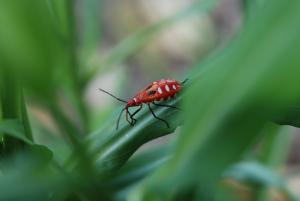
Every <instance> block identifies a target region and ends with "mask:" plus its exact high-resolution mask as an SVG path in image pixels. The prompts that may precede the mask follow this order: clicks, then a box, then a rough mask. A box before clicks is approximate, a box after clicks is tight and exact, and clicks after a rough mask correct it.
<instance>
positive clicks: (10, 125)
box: [0, 119, 33, 145]
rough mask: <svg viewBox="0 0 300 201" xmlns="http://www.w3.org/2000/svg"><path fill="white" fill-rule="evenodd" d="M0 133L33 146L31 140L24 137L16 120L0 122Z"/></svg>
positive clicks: (20, 124) (22, 130)
mask: <svg viewBox="0 0 300 201" xmlns="http://www.w3.org/2000/svg"><path fill="white" fill-rule="evenodd" d="M0 132H1V133H5V134H7V135H10V136H12V137H14V138H17V139H19V140H22V141H24V142H26V143H27V144H30V145H32V144H33V142H32V140H31V139H29V138H27V137H26V134H25V130H24V127H23V124H22V123H21V121H20V120H18V119H6V120H2V121H0Z"/></svg>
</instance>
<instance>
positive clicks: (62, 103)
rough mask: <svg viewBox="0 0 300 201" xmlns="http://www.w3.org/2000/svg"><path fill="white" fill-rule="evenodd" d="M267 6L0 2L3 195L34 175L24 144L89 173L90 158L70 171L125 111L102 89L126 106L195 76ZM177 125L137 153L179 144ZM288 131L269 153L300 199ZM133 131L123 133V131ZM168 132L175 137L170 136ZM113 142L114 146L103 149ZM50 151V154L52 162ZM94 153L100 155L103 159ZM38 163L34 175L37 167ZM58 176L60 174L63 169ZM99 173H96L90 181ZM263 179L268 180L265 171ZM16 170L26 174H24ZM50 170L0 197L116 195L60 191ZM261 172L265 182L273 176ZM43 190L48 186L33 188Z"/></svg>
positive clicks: (249, 194)
mask: <svg viewBox="0 0 300 201" xmlns="http://www.w3.org/2000/svg"><path fill="white" fill-rule="evenodd" d="M264 2H265V1H260V0H257V1H255V3H250V1H246V0H219V1H218V0H211V1H205V0H202V1H199V0H176V1H174V0H151V1H149V0H77V1H71V0H70V1H68V0H64V1H61V0H30V3H25V2H19V1H17V0H12V1H9V2H8V1H5V0H0V26H1V28H0V29H1V30H0V73H1V77H0V78H1V84H0V87H1V101H0V102H1V106H2V107H1V115H0V116H1V123H0V133H1V142H2V145H1V155H2V159H3V161H2V162H1V166H2V167H3V168H2V169H1V171H0V175H1V176H2V177H3V181H4V182H2V183H1V184H0V187H3V188H4V190H1V188H0V194H1V191H2V192H5V189H7V188H8V187H5V186H7V183H5V182H7V181H9V182H11V183H12V184H13V183H17V182H20V181H21V182H20V184H22V180H24V177H25V176H24V175H25V173H24V175H23V173H22V172H26V173H27V171H28V169H26V167H24V166H23V165H22V168H20V169H18V167H17V164H24V163H26V164H31V162H30V161H31V160H33V161H35V157H33V159H32V158H31V154H30V157H27V155H26V156H25V157H23V156H19V154H20V152H21V153H23V152H24V150H27V148H26V146H30V147H31V146H32V147H33V145H41V146H43V147H39V148H36V147H35V148H34V149H31V148H30V150H34V151H33V152H34V153H36V152H38V153H39V154H37V155H39V156H38V161H43V160H44V159H45V158H47V157H49V158H51V157H53V160H54V161H55V164H56V165H57V166H60V168H61V169H64V168H65V169H64V171H66V172H72V173H71V175H73V171H74V169H75V173H74V175H76V176H74V178H77V176H78V175H80V174H81V173H82V172H81V170H82V169H83V170H85V172H86V170H89V169H88V168H89V165H90V164H89V163H88V162H87V163H86V164H85V165H84V167H81V165H79V167H78V171H77V168H73V167H77V166H76V165H74V164H76V163H79V164H80V163H83V161H84V162H86V161H89V159H87V158H88V157H87V156H86V155H85V152H87V153H89V148H86V147H88V145H87V144H89V143H87V140H86V139H89V136H94V135H95V136H96V134H97V136H98V137H96V138H92V139H93V140H94V142H95V143H98V144H99V145H98V144H97V145H95V146H99V147H101V146H102V144H101V143H102V142H103V144H104V143H105V142H106V139H108V138H109V137H107V136H108V134H111V133H112V132H115V131H114V128H115V120H116V116H117V114H118V112H119V110H120V109H121V107H122V104H121V103H119V102H117V101H115V100H114V99H113V98H112V97H110V96H108V95H107V94H104V93H101V92H100V91H99V90H98V88H102V89H105V90H107V91H109V92H111V93H112V94H114V95H116V96H118V97H121V98H122V99H125V100H128V99H130V98H132V97H133V96H134V95H135V93H136V92H137V91H139V90H140V89H142V88H144V87H145V86H147V85H148V84H149V83H151V82H152V81H155V80H159V79H167V78H169V79H176V80H184V79H185V78H189V76H190V75H193V69H195V68H196V66H197V69H200V70H199V71H201V70H202V69H201V65H202V63H204V66H205V62H206V61H207V58H210V57H212V56H213V55H215V54H216V53H217V52H220V51H222V50H224V49H225V52H226V47H227V46H228V45H229V44H231V43H234V42H235V41H236V40H237V38H239V35H240V34H241V32H243V30H244V29H243V28H244V26H245V23H246V22H248V21H251V19H253V15H252V14H253V13H251V12H250V11H249V10H250V9H251V8H252V7H255V6H257V5H258V6H259V5H262V4H263V3H264ZM254 10H255V9H254ZM254 15H255V12H254ZM199 66H200V67H199ZM208 90H209V88H208ZM198 95H199V96H201V94H198ZM195 107H197V106H195ZM116 108H117V109H116ZM198 115H199V116H200V115H201V114H198ZM171 120H173V119H171ZM122 121H123V120H122ZM175 129H176V127H175V128H174V130H172V132H171V131H168V133H164V134H161V135H158V136H156V137H153V139H154V138H155V139H154V140H152V141H151V142H148V141H147V140H146V141H145V142H147V143H145V142H144V141H143V143H140V145H142V146H141V147H139V146H138V147H136V149H138V151H137V152H136V153H135V155H134V156H137V157H138V156H143V154H144V153H147V152H148V151H149V150H152V149H153V147H154V149H158V150H160V149H162V148H161V147H164V146H168V145H169V144H170V143H173V142H174V141H175V140H176V138H177V135H180V132H181V128H179V129H177V130H175ZM268 129H270V128H268ZM283 129H284V131H283V132H282V133H284V134H282V133H279V134H278V136H279V137H277V138H276V139H275V140H274V141H273V142H274V144H272V145H269V149H273V150H277V151H278V153H277V154H276V153H275V154H274V155H273V156H274V157H275V158H273V159H274V161H276V162H274V163H276V168H273V169H272V171H274V172H276V174H278V175H280V177H282V178H283V180H284V182H285V183H286V186H287V187H286V189H288V190H287V191H288V193H287V194H293V195H296V196H298V197H300V175H299V172H300V153H299V150H298V146H299V145H300V130H299V129H297V128H296V127H292V126H284V127H283ZM270 130H272V128H271V129H270ZM126 132H127V130H125V131H122V133H123V134H124V135H125V134H126ZM140 132H143V130H141V131H140ZM163 132H166V131H163ZM261 132H263V131H261ZM95 133H96V134H95ZM127 133H129V134H130V131H128V132H127ZM169 133H174V135H167V136H163V135H165V134H169ZM111 135H112V134H111ZM116 135H117V134H116ZM101 136H102V137H101ZM161 136H163V137H161ZM262 136H263V134H262ZM145 138H147V137H145ZM96 141H97V142H96ZM144 143H145V144H144ZM263 144H264V137H262V138H261V139H260V141H259V142H258V143H256V145H255V146H253V147H252V148H251V149H250V150H251V151H250V152H252V154H253V153H254V154H253V155H256V154H255V153H257V156H256V157H257V158H259V157H260V154H261V152H264V149H263V148H262V149H261V147H264V145H263ZM85 145H87V146H85ZM109 146H113V144H112V143H111V144H108V145H105V146H104V147H105V148H106V147H109ZM24 147H25V148H24ZM40 149H43V150H42V151H41V150H40ZM44 149H45V150H44ZM91 149H92V148H91ZM127 149H128V150H129V152H128V153H130V154H129V155H128V158H129V157H130V156H131V154H133V153H134V152H135V150H134V151H133V152H132V153H131V151H132V150H131V149H130V147H127ZM86 150H87V151H86ZM99 150H101V151H98V152H97V153H98V154H99V153H100V154H103V153H106V152H105V151H103V150H104V148H103V149H100V148H99ZM105 150H106V149H105ZM262 150H263V151H262ZM29 152H30V153H31V151H29ZM46 152H47V153H46ZM48 152H49V153H48ZM40 153H42V154H41V156H40ZM47 154H48V155H49V154H50V155H52V156H47V157H46V156H45V155H47ZM126 154H127V152H126ZM87 155H88V154H87ZM156 155H159V154H156ZM224 155H226V153H224ZM250 155H251V154H250ZM253 155H252V156H250V158H251V157H253ZM261 155H263V154H261ZM16 156H17V157H16ZM77 156H78V158H79V159H78V160H76V157H77ZM97 156H98V155H97ZM93 157H94V158H96V155H95V156H94V155H92V156H91V158H93ZM120 157H121V156H120ZM261 157H263V156H261ZM20 158H21V159H20ZM28 158H29V159H28ZM40 158H43V160H40ZM94 158H93V159H94ZM133 158H134V157H133ZM253 158H254V157H253ZM45 160H46V159H45ZM49 160H50V159H49ZM122 160H123V159H122ZM122 160H121V161H122ZM126 160H127V159H126ZM12 161H14V162H12ZM28 161H29V162H28ZM74 161H75V162H74ZM78 161H79V162H78ZM279 161H280V162H279ZM277 162H278V164H277ZM123 163H125V162H122V164H123ZM32 164H35V162H32ZM56 165H54V166H56ZM33 166H34V168H32V166H30V167H29V169H32V170H35V168H37V167H36V166H35V165H33ZM7 167H8V168H7ZM51 167H52V166H51ZM70 167H72V168H70ZM101 167H102V166H101ZM155 167H156V166H155ZM157 167H158V166H157ZM23 168H25V170H24V171H23ZM39 168H40V166H38V169H39ZM7 169H10V170H11V171H10V170H7ZM70 169H72V171H70ZM125 169H126V168H125ZM254 169H255V168H254ZM251 170H253V169H251ZM76 171H77V172H76ZM152 171H154V170H151V171H149V172H151V173H152ZM253 171H254V170H253ZM54 172H55V174H56V170H55V171H54ZM254 172H255V171H254ZM93 173H94V172H92V171H91V175H93ZM256 173H257V174H260V173H261V174H263V173H262V172H261V170H258V171H256ZM18 174H20V175H21V176H20V175H19V176H20V177H18ZM43 174H44V173H43ZM43 174H42V173H41V175H43ZM52 174H53V171H52V169H51V171H50V173H49V172H48V171H47V172H46V173H45V175H46V176H42V178H44V179H42V181H41V180H40V178H39V177H38V179H37V181H36V180H35V179H32V178H31V176H32V175H29V176H28V175H27V177H28V178H27V177H25V180H31V179H32V180H33V181H32V183H30V182H29V183H30V185H28V187H26V189H25V190H20V189H21V188H20V189H19V188H16V189H15V190H7V192H6V193H3V195H2V197H1V195H0V198H2V199H3V200H22V199H21V197H23V198H24V196H25V197H26V196H27V198H28V199H24V200H33V197H34V196H37V195H39V196H41V197H40V198H41V200H43V199H44V197H43V196H44V195H45V194H46V195H47V196H48V199H47V200H97V198H99V196H100V197H101V196H102V197H101V200H110V199H111V198H107V197H106V192H105V191H106V190H107V191H108V192H115V191H114V190H115V189H114V188H112V189H113V190H112V189H110V188H109V187H103V186H102V184H101V185H99V184H97V185H96V190H95V189H92V188H91V187H90V186H88V185H86V186H84V187H83V188H84V190H82V193H80V192H81V190H78V188H79V187H78V186H76V185H77V184H74V183H76V182H74V183H72V182H70V181H68V182H70V183H72V185H70V189H67V190H63V193H61V192H60V191H59V190H58V189H55V188H53V186H55V185H57V183H58V184H59V185H58V186H61V185H62V184H63V185H65V184H66V183H64V182H62V181H61V178H62V177H60V176H59V177H57V178H56V177H51V175H52ZM118 174H119V173H118ZM120 174H121V173H120ZM147 174H148V173H147ZM149 174H150V173H149ZM6 175H7V176H6ZM12 175H13V176H12ZM15 175H17V176H15ZM91 175H88V174H87V175H84V174H83V175H82V177H85V178H86V180H84V182H86V183H89V185H93V184H95V183H97V182H95V181H94V180H93V179H91V178H93V176H91ZM100 175H101V176H100V178H101V179H103V178H105V179H106V177H104V176H103V175H106V176H107V175H110V174H108V173H106V174H104V173H103V174H100ZM263 175H264V178H267V181H266V183H268V182H269V180H268V179H270V177H272V176H269V175H268V174H263ZM23 176H24V177H23ZM144 176H145V175H144ZM32 177H34V178H35V176H32ZM78 177H80V179H82V178H81V176H78ZM115 177H117V176H115ZM237 177H238V176H237ZM53 178H55V179H53ZM253 178H256V177H255V176H253V177H252V179H253ZM80 179H79V181H83V180H80ZM0 180H1V179H0ZM53 180H55V181H54V182H53ZM137 180H138V179H137ZM237 180H239V179H237ZM241 180H242V179H241ZM250 180H251V179H250ZM253 180H255V179H253ZM72 181H73V180H72ZM39 182H41V183H42V184H43V185H40V183H39ZM84 182H83V183H84ZM94 182H95V183H94ZM255 182H256V181H255ZM255 182H254V183H255ZM224 183H225V185H229V186H231V187H232V188H233V189H234V192H235V193H236V194H237V195H239V196H238V197H239V198H240V199H239V200H274V201H275V200H276V201H281V200H291V199H290V198H287V196H285V193H282V192H280V191H278V190H277V187H276V185H274V186H272V185H270V186H271V187H270V188H268V190H267V192H268V195H269V196H268V198H267V199H265V195H263V196H262V195H261V194H259V195H260V196H258V197H255V195H257V194H256V193H255V192H256V190H253V189H256V187H257V186H259V185H261V184H256V183H255V184H254V186H255V187H254V188H253V186H252V185H244V184H243V182H236V181H234V180H232V179H231V180H228V181H227V180H225V181H224ZM275 183H276V182H275ZM68 184H69V183H68ZM37 185H38V186H41V188H37V189H35V190H32V189H34V188H36V186H37ZM49 186H50V187H49ZM79 186H80V187H81V185H79ZM45 189H46V190H45ZM47 189H51V190H52V189H55V190H53V191H54V192H60V193H58V194H59V196H56V194H55V193H53V194H52V193H50V195H49V193H48V192H47ZM99 189H100V190H99ZM260 190H261V189H260ZM77 191H78V192H79V193H78V194H77V193H76V192H77ZM96 191H99V192H100V193H99V194H98V193H95V192H96ZM120 191H121V193H119V192H118V195H117V196H116V197H118V196H120V197H122V198H121V199H119V198H116V200H124V198H125V197H127V194H126V193H127V192H125V190H124V192H125V193H124V192H123V190H120ZM261 191H263V190H261ZM14 192H16V193H14ZM45 192H47V193H45ZM74 192H75V193H74ZM122 193H124V194H126V195H124V194H122ZM87 194H89V195H91V196H90V197H89V196H87ZM18 196H19V197H18ZM94 198H96V199H94ZM2 199H1V200H2ZM112 200H113V199H112ZM129 200H130V199H129ZM149 200H151V199H149ZM195 200H196V199H195ZM294 200H297V199H296V198H295V199H294Z"/></svg>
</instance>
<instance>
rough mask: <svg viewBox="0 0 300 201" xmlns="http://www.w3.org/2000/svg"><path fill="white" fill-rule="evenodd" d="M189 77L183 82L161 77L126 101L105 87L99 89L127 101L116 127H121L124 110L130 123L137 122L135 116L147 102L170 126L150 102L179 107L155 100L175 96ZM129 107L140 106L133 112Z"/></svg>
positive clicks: (151, 110) (161, 105)
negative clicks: (104, 88)
mask: <svg viewBox="0 0 300 201" xmlns="http://www.w3.org/2000/svg"><path fill="white" fill-rule="evenodd" d="M187 80H188V79H185V80H184V81H183V82H179V81H176V80H169V79H161V80H158V81H155V82H152V83H150V84H149V85H148V86H147V87H146V88H145V89H143V90H141V91H139V92H138V93H137V94H136V95H135V96H134V97H133V98H132V99H130V100H128V101H125V100H123V99H121V98H118V97H116V96H114V95H113V94H111V93H109V92H107V91H105V90H103V89H99V90H100V91H102V92H104V93H106V94H108V95H110V96H112V97H114V98H115V99H117V100H119V101H121V102H124V103H126V105H125V107H124V108H123V109H122V111H121V112H120V115H119V117H118V120H117V126H116V129H118V128H119V122H120V118H121V116H122V113H123V112H124V110H125V111H126V121H127V122H128V123H129V124H130V125H132V126H133V125H134V124H135V123H136V121H137V120H136V119H135V118H134V116H135V115H136V114H137V113H138V112H139V111H140V110H141V109H142V107H143V104H147V105H148V108H149V110H150V112H151V113H152V115H153V116H154V117H155V118H156V119H158V120H160V121H162V122H164V123H165V124H166V125H167V127H168V128H169V127H170V126H169V123H168V122H167V121H166V120H164V119H161V118H159V117H158V116H156V114H155V113H154V111H153V109H152V108H151V105H150V103H152V104H153V105H156V106H160V107H169V108H174V109H178V108H177V107H175V106H172V105H163V104H158V103H156V102H155V101H163V100H164V101H165V100H168V99H170V98H172V97H174V96H175V94H177V93H178V92H179V91H180V90H181V88H182V85H183V84H184V83H185V82H186V81H187ZM129 107H139V108H138V109H137V110H136V111H134V112H133V113H132V114H131V113H130V111H129V110H128V108H129ZM128 115H129V117H130V121H129V118H128Z"/></svg>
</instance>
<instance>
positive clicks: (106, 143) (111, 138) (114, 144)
mask: <svg viewBox="0 0 300 201" xmlns="http://www.w3.org/2000/svg"><path fill="white" fill-rule="evenodd" d="M180 100H181V95H179V96H178V98H176V99H173V100H172V101H169V102H168V104H169V105H176V104H179V102H180ZM152 107H153V106H152ZM153 108H154V112H155V113H156V115H157V116H159V117H160V118H163V119H165V120H166V121H167V122H168V123H169V124H170V128H167V127H166V125H165V124H164V123H163V122H161V121H159V120H157V119H155V118H154V117H153V115H152V114H151V113H150V112H149V111H148V108H144V110H142V111H141V112H140V115H138V116H137V120H138V121H137V123H136V124H135V125H134V127H132V126H130V125H129V124H128V123H127V122H126V121H125V117H124V118H123V119H122V120H121V123H120V128H119V130H117V131H116V129H115V125H114V126H112V125H111V121H110V122H109V123H110V124H109V125H107V127H105V128H102V129H100V130H99V131H96V132H94V133H92V134H90V136H89V137H88V139H87V140H86V141H87V142H86V143H87V144H88V145H89V153H90V154H91V155H93V156H94V158H95V164H96V166H97V168H98V170H99V171H100V172H102V171H108V170H111V169H115V168H119V167H121V166H122V165H123V164H124V163H125V162H126V161H127V160H128V158H129V157H130V156H131V155H132V154H133V153H134V152H135V151H136V150H137V149H138V148H139V147H140V146H141V145H143V144H145V143H146V142H148V141H150V140H153V139H155V138H158V137H161V136H164V135H167V134H170V133H172V132H174V130H175V129H176V128H177V127H178V126H179V125H180V124H181V123H182V119H181V118H180V117H179V116H178V115H177V114H178V113H180V112H181V111H178V110H175V109H171V108H163V107H153ZM117 115H118V114H117V113H116V114H115V118H116V117H117Z"/></svg>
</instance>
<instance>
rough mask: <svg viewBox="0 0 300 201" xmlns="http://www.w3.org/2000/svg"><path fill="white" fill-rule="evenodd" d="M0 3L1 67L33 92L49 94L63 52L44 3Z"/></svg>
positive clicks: (37, 1)
mask: <svg viewBox="0 0 300 201" xmlns="http://www.w3.org/2000/svg"><path fill="white" fill-rule="evenodd" d="M0 5H1V6H0V43H1V47H0V65H1V67H3V68H4V69H6V70H7V71H10V72H11V74H12V75H14V79H15V80H16V81H17V82H19V83H21V84H24V85H25V86H27V87H29V88H30V89H31V90H32V91H34V92H35V93H36V94H38V95H43V96H42V97H44V96H45V95H48V97H49V96H50V94H49V93H50V92H51V91H52V89H53V86H54V85H55V84H56V83H55V82H54V81H55V77H54V74H55V73H57V72H56V70H61V69H62V63H63V61H65V54H64V53H63V51H62V49H63V48H62V47H61V46H60V45H61V44H60V43H59V40H58V39H57V38H56V30H55V28H54V26H53V21H52V18H51V15H50V10H49V7H48V5H47V2H46V1H45V0H42V1H40V0H29V1H26V2H20V1H18V0H11V1H5V0H1V1H0ZM32 11H35V12H32ZM58 75H59V74H58ZM51 95H52V94H51ZM44 98H45V97H44Z"/></svg>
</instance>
